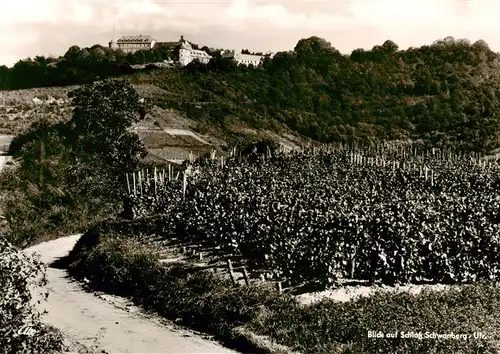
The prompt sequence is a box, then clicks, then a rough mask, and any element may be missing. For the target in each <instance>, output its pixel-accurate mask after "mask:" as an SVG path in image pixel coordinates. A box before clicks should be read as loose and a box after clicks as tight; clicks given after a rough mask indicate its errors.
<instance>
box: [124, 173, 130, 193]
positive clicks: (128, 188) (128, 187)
mask: <svg viewBox="0 0 500 354" xmlns="http://www.w3.org/2000/svg"><path fill="white" fill-rule="evenodd" d="M125 176H126V178H127V191H128V194H130V181H129V180H128V173H126V174H125Z"/></svg>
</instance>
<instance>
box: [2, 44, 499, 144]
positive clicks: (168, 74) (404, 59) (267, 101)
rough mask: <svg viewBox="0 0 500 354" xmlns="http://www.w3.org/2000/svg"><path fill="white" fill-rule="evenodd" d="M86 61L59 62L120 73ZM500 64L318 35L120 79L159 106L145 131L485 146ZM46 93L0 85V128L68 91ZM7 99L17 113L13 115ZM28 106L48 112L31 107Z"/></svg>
mask: <svg viewBox="0 0 500 354" xmlns="http://www.w3.org/2000/svg"><path fill="white" fill-rule="evenodd" d="M91 59H92V58H91V56H90V57H88V56H83V57H79V56H76V57H75V58H74V59H66V60H65V68H66V69H68V68H72V70H73V71H74V73H73V74H75V73H76V74H78V72H79V71H78V70H80V71H81V70H83V69H82V67H85V73H83V72H82V75H84V74H85V75H87V74H88V75H90V76H92V75H93V74H92V70H94V69H95V73H94V74H95V75H97V74H98V76H99V77H100V78H104V77H110V76H113V75H114V76H116V75H118V74H117V73H116V72H115V71H113V70H111V69H109V71H104V72H103V71H102V70H103V68H102V67H101V66H96V67H95V68H94V67H93V66H92V65H93V64H92V60H91ZM101 59H102V58H101ZM102 60H108V59H105V58H104V59H102ZM109 60H111V59H109ZM117 60H118V59H117ZM82 61H85V63H86V64H85V65H84V66H82V65H83V64H82V63H83V62H82ZM87 61H88V62H87ZM35 64H36V65H35ZM108 64H109V65H110V67H111V66H113V65H125V64H124V63H122V62H118V61H117V62H116V64H113V63H112V62H110V63H108ZM23 65H27V66H29V67H30V68H31V69H30V70H34V72H36V73H37V75H38V76H37V77H40V80H39V85H43V83H44V82H46V81H44V80H43V79H44V78H45V77H46V76H47V75H49V74H50V75H52V76H53V75H55V74H56V72H54V71H53V70H56V69H53V68H52V69H53V70H52V69H50V68H47V67H44V66H43V65H46V64H43V61H41V62H36V63H35V62H26V63H24V64H23ZM96 65H97V64H96ZM18 66H19V65H18ZM14 69H15V68H14ZM14 69H13V70H14ZM499 69H500V57H499V55H498V54H497V53H494V52H493V51H491V50H490V49H489V47H488V45H487V44H486V43H485V42H484V41H477V42H476V43H473V44H471V43H469V42H468V41H467V40H455V39H454V38H452V37H447V38H445V39H443V40H439V41H436V42H435V43H433V44H432V45H426V46H422V47H419V48H410V49H408V50H399V49H398V46H397V45H396V44H395V43H394V42H392V41H386V42H385V43H383V44H382V45H379V46H375V47H374V48H373V49H371V50H368V51H366V50H362V49H358V50H354V51H353V52H352V53H351V54H350V55H349V56H347V55H342V54H341V53H339V52H338V51H337V50H336V49H335V48H334V47H332V46H331V44H330V43H328V42H326V41H325V40H323V39H321V38H318V37H310V38H308V39H302V40H300V41H299V42H298V43H297V45H296V47H295V48H294V50H293V51H290V52H280V53H277V54H276V55H275V56H274V58H273V59H272V60H271V59H269V58H267V59H266V60H265V61H264V62H263V64H262V66H261V67H259V68H253V67H249V68H247V67H244V66H243V67H242V66H239V67H237V66H236V64H235V62H234V61H231V60H229V59H224V58H221V57H215V58H214V59H213V60H212V61H211V62H210V63H209V64H208V65H202V64H199V63H197V62H192V63H191V64H189V65H188V66H187V67H185V68H182V69H181V68H168V69H161V70H145V71H142V72H138V73H133V74H130V75H128V76H127V75H126V76H125V77H127V78H128V79H129V80H130V81H131V82H132V83H134V84H136V87H137V88H138V90H139V92H140V93H141V96H143V97H146V98H148V99H149V100H150V101H151V102H153V104H154V105H155V106H156V108H155V109H156V111H155V113H152V114H151V115H150V116H149V118H150V119H149V122H144V124H145V125H146V127H149V128H155V129H156V128H179V126H180V127H186V126H189V129H191V130H194V131H195V132H196V133H198V134H201V135H205V134H207V135H209V136H213V137H215V138H219V139H220V141H219V142H218V144H221V145H224V143H225V142H226V140H232V139H233V138H234V139H237V138H238V137H240V136H246V135H248V133H249V132H252V131H257V132H259V134H260V132H262V131H272V132H274V133H279V135H280V136H282V137H284V136H285V134H292V135H294V136H297V135H298V136H303V137H307V138H308V139H313V140H317V141H320V142H325V143H330V142H345V143H352V142H363V141H364V142H369V141H371V142H373V141H381V140H411V141H416V142H419V143H423V144H427V145H432V146H437V147H440V146H448V147H450V146H455V147H459V148H462V149H464V148H465V149H473V150H476V151H486V150H492V149H495V148H497V147H498V146H499V139H498V134H497V133H498V131H499V130H500V109H499V108H500V70H499ZM14 71H15V70H14ZM76 74H75V75H76ZM91 74H92V75H91ZM61 75H62V74H61ZM73 76H74V75H73ZM68 80H69V79H68ZM68 80H65V81H64V82H71V80H69V81H68ZM75 80H76V79H75ZM75 80H74V81H75ZM76 81H77V80H76ZM76 81H75V82H76ZM30 82H31V81H30ZM31 85H36V82H31ZM47 90H48V91H44V89H35V90H33V91H24V90H22V91H10V92H9V91H7V92H5V91H4V92H3V96H4V99H3V101H4V105H3V106H1V111H0V117H1V118H0V129H2V130H3V131H5V130H11V131H12V130H13V129H14V128H15V129H17V128H19V127H20V128H25V126H26V124H25V123H27V122H28V121H31V120H32V119H33V118H32V117H33V115H34V113H33V109H30V108H28V107H27V106H26V101H30V102H32V100H33V98H34V97H33V96H34V95H35V94H36V95H41V96H43V95H45V96H47V95H52V96H54V95H57V94H59V93H58V92H60V94H61V95H64V94H63V93H62V92H66V91H67V88H61V89H57V88H48V89H47ZM49 92H50V93H49ZM37 97H38V96H37ZM38 98H40V97H38ZM12 102H16V103H15V104H17V105H18V106H19V107H20V109H21V111H22V114H20V113H19V112H17V113H16V112H14V111H13V109H12V107H11V106H9V105H11V104H12ZM52 105H53V106H51V108H50V109H51V110H52V111H51V112H48V114H51V115H52V116H54V119H64V117H66V116H67V115H68V113H69V111H68V110H66V109H65V108H63V107H62V106H58V107H55V106H54V105H57V103H53V104H52ZM35 112H39V113H41V112H45V111H44V110H43V109H42V108H39V107H37V108H36V110H35ZM45 113H47V112H45ZM26 117H27V118H26ZM155 122H156V123H155ZM0 133H1V132H0ZM207 139H208V138H207ZM207 139H205V140H207ZM208 140H209V139H208ZM180 145H182V144H180Z"/></svg>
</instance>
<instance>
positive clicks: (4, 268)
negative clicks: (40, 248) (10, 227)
mask: <svg viewBox="0 0 500 354" xmlns="http://www.w3.org/2000/svg"><path fill="white" fill-rule="evenodd" d="M45 284H46V279H45V269H44V266H43V263H41V262H40V261H39V260H38V259H37V258H36V257H35V256H31V257H28V256H26V255H24V254H23V253H21V252H19V251H18V250H17V249H15V248H14V247H13V246H12V245H11V244H9V242H7V241H6V239H5V238H4V237H3V236H1V235H0V294H1V296H0V314H1V316H0V353H5V354H7V353H8V354H10V353H18V354H23V353H26V354H31V353H54V352H59V351H62V349H63V339H62V335H61V333H60V332H59V331H57V330H56V329H54V328H52V327H49V326H45V325H44V324H43V323H41V321H40V314H39V313H38V312H37V311H36V309H35V307H34V306H33V304H32V302H31V301H32V294H31V291H30V289H31V288H32V287H37V286H44V285H45ZM40 295H43V294H40ZM45 296H47V294H45Z"/></svg>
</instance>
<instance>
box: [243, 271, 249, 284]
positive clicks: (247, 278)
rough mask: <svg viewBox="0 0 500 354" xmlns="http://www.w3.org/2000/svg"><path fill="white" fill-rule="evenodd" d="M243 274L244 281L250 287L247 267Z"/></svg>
mask: <svg viewBox="0 0 500 354" xmlns="http://www.w3.org/2000/svg"><path fill="white" fill-rule="evenodd" d="M242 272H243V279H245V284H246V285H247V286H249V285H250V277H249V276H248V272H247V269H246V268H245V267H243V269H242Z"/></svg>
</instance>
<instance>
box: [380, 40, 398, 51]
mask: <svg viewBox="0 0 500 354" xmlns="http://www.w3.org/2000/svg"><path fill="white" fill-rule="evenodd" d="M382 49H383V50H384V52H385V53H395V52H397V51H398V49H399V47H398V45H397V44H396V43H394V42H393V41H391V40H390V39H388V40H386V41H385V42H384V44H382Z"/></svg>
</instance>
